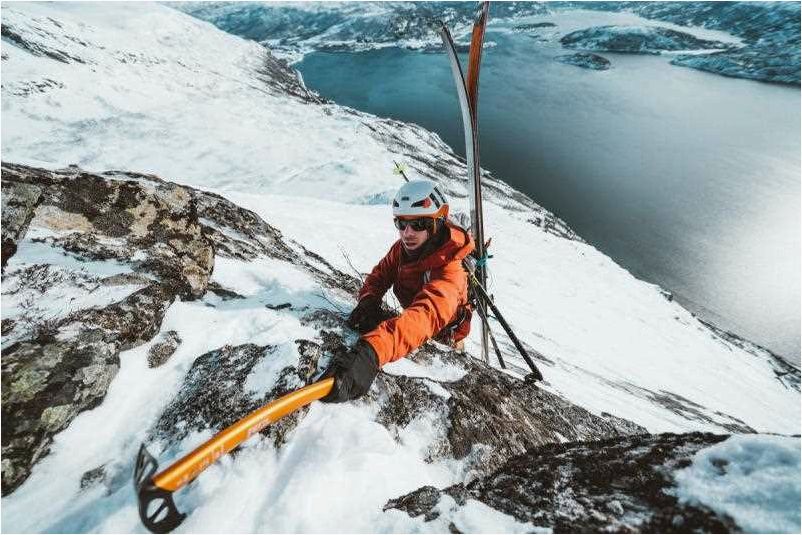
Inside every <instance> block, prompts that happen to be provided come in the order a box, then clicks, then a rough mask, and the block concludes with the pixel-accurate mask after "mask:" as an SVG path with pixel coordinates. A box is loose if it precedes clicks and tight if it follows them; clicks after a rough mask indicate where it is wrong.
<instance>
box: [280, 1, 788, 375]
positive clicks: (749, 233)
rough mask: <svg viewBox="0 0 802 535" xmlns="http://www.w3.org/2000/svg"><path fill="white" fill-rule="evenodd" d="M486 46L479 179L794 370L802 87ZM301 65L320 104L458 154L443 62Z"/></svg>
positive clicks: (518, 38) (311, 59)
mask: <svg viewBox="0 0 802 535" xmlns="http://www.w3.org/2000/svg"><path fill="white" fill-rule="evenodd" d="M571 16H576V15H566V16H565V18H563V19H560V16H556V17H555V16H552V17H549V18H547V19H546V20H551V21H556V22H558V24H560V25H563V26H564V25H570V24H571V23H572V21H571V19H570V17H571ZM591 16H598V17H602V16H604V15H602V14H592V15H591ZM585 22H587V21H586V20H584V21H583V23H585ZM488 40H490V41H493V42H495V43H496V46H495V47H493V48H488V49H486V52H485V57H484V60H483V66H482V72H481V86H480V105H479V106H480V136H481V162H482V166H483V167H485V168H487V169H490V170H492V171H493V172H494V173H495V175H496V176H497V177H500V178H502V179H503V180H505V181H507V182H508V183H510V184H512V185H513V186H515V187H516V188H518V189H520V190H521V191H524V192H526V193H527V194H528V195H529V196H531V197H532V198H533V199H535V200H536V201H537V202H538V203H540V204H541V205H543V206H544V207H546V208H547V209H549V210H550V211H552V212H554V213H556V214H557V215H559V216H560V217H562V218H563V219H565V220H566V221H567V222H568V223H569V225H571V227H572V228H573V229H574V230H576V231H577V232H578V233H579V234H580V235H581V236H582V237H583V238H585V239H586V240H587V241H588V242H590V243H591V244H593V245H594V246H595V247H597V248H598V249H600V250H601V251H603V252H604V253H606V254H608V255H609V256H611V257H612V258H613V259H615V260H616V261H617V262H618V263H619V264H621V265H622V266H624V267H626V268H627V269H629V270H630V271H631V272H632V273H633V274H635V275H636V276H638V277H639V278H642V279H644V280H648V281H650V282H654V283H656V284H659V285H660V286H662V287H664V288H666V289H668V290H670V291H672V292H674V293H675V295H676V297H677V299H678V300H679V301H680V302H682V303H683V304H685V305H686V306H687V307H688V308H690V309H691V310H692V311H694V312H696V313H698V314H699V315H700V316H702V317H705V318H707V319H709V320H711V321H713V322H714V323H716V324H717V325H719V326H721V327H723V328H725V329H730V330H732V331H734V332H736V333H738V334H740V335H742V336H745V337H747V338H749V339H751V340H753V341H755V342H757V343H760V344H762V345H765V346H766V347H768V348H770V349H772V350H774V351H776V352H778V353H780V354H782V355H784V356H786V357H788V358H789V359H790V360H792V361H795V362H799V355H800V172H801V166H800V90H799V88H797V87H786V86H778V85H771V84H764V83H760V82H754V81H748V80H739V79H732V78H725V77H722V76H718V75H714V74H709V73H703V72H699V71H695V70H692V69H687V68H683V67H676V66H672V65H670V64H669V63H668V62H669V59H670V58H667V57H661V56H635V55H623V54H605V56H606V57H608V59H610V60H611V61H612V63H613V69H611V70H609V71H604V72H598V71H591V70H586V69H582V68H579V67H575V66H571V65H564V64H562V63H559V62H556V61H554V59H553V58H554V56H556V55H559V54H563V53H566V51H565V50H562V49H560V48H559V46H558V45H554V44H550V43H546V42H541V41H538V40H536V39H533V38H531V37H529V36H527V35H522V34H513V33H502V32H499V31H491V32H490V33H489V35H488ZM462 59H463V61H464V60H465V58H464V57H463V58H462ZM296 66H297V67H298V68H299V70H300V71H301V72H302V74H303V76H304V80H305V82H306V84H307V85H308V86H309V87H311V88H313V89H315V90H317V91H319V92H320V93H321V94H322V95H323V96H325V97H328V98H332V99H334V100H335V101H337V102H338V103H339V104H345V105H348V106H351V107H354V108H357V109H360V110H364V111H367V112H370V113H374V114H376V115H380V116H385V117H392V118H395V119H399V120H403V121H409V122H414V123H417V124H420V125H422V126H424V127H426V128H427V129H430V130H432V131H434V132H437V133H438V134H439V135H440V136H441V137H442V138H443V140H444V141H446V142H447V143H448V144H449V145H450V146H451V147H453V148H454V149H455V150H456V151H457V152H458V153H460V154H464V147H463V143H464V142H463V138H462V126H461V123H460V114H459V107H458V103H457V100H456V94H455V91H454V86H453V81H452V79H451V73H450V70H449V66H448V62H447V60H446V57H445V55H441V54H422V53H418V52H414V51H408V50H400V49H395V48H391V49H383V50H376V51H370V52H362V53H336V54H332V53H313V54H311V55H309V56H307V57H306V58H305V59H304V61H303V62H301V63H299V64H298V65H296Z"/></svg>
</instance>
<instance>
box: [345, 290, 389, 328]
mask: <svg viewBox="0 0 802 535" xmlns="http://www.w3.org/2000/svg"><path fill="white" fill-rule="evenodd" d="M382 321H384V318H383V317H382V314H381V300H379V299H376V297H374V296H372V295H368V296H365V297H363V298H362V299H361V300H360V301H359V303H357V305H356V307H354V310H352V311H351V315H349V316H348V321H347V323H348V326H349V327H351V328H352V329H356V330H357V331H359V332H360V333H362V334H364V333H366V332H368V331H372V330H373V329H375V328H376V327H377V326H378V325H379V323H381V322H382Z"/></svg>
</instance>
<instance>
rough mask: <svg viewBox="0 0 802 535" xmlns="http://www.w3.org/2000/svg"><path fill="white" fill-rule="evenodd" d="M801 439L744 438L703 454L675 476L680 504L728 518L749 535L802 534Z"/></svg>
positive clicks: (730, 439) (768, 436) (775, 437)
mask: <svg viewBox="0 0 802 535" xmlns="http://www.w3.org/2000/svg"><path fill="white" fill-rule="evenodd" d="M799 474H800V442H799V437H781V436H771V435H743V436H734V437H730V438H729V439H727V440H725V441H724V442H721V443H720V444H716V445H715V446H711V447H709V448H705V449H703V450H701V451H699V452H698V453H697V454H696V455H695V456H694V459H693V464H692V465H691V466H689V467H688V468H685V469H683V470H681V471H679V472H677V473H676V474H675V478H676V482H677V488H676V490H675V492H676V496H677V497H678V498H679V499H680V502H684V503H692V504H702V505H706V506H707V507H709V508H710V509H712V510H714V511H716V512H717V513H720V514H725V515H729V516H730V517H732V518H733V519H734V520H735V522H736V523H737V524H738V526H740V527H741V528H742V529H743V530H744V531H745V532H747V533H799V531H800V528H802V526H801V525H800V502H802V497H801V495H800V483H799V480H800V478H799Z"/></svg>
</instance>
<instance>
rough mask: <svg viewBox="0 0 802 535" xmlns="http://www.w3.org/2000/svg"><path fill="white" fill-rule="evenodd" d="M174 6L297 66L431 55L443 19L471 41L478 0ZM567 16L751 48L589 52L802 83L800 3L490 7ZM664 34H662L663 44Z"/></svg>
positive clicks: (686, 41) (674, 40)
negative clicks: (413, 52) (648, 56)
mask: <svg viewBox="0 0 802 535" xmlns="http://www.w3.org/2000/svg"><path fill="white" fill-rule="evenodd" d="M174 7H176V8H177V9H180V10H182V11H184V12H186V13H189V14H191V15H193V16H195V17H198V18H200V19H203V20H206V21H209V22H211V23H213V24H214V25H216V26H217V27H218V28H220V29H222V30H225V31H227V32H230V33H233V34H235V35H239V36H241V37H245V38H247V39H253V40H256V41H259V42H263V43H266V44H268V45H270V46H271V47H274V48H276V49H277V50H281V51H283V53H284V54H285V55H286V57H288V58H290V59H298V58H299V57H301V56H302V54H303V53H305V52H306V51H309V50H315V49H317V50H335V51H338V50H348V51H359V50H366V49H372V48H376V47H382V46H401V47H406V48H413V49H431V48H432V47H437V46H438V43H439V38H438V36H437V35H436V33H435V32H433V31H432V30H431V28H430V26H431V24H432V22H433V21H437V20H443V21H444V22H446V23H448V24H449V25H450V26H452V27H454V28H455V33H456V35H457V36H458V39H459V38H465V37H467V34H468V32H469V28H470V24H471V22H472V20H473V11H474V9H475V7H476V3H475V2H381V3H371V2H364V3H360V4H358V5H357V4H349V3H348V2H345V3H337V2H332V3H314V2H304V3H301V4H293V3H289V4H283V3H256V2H235V3H225V2H221V3H205V2H200V3H195V2H189V3H176V4H174ZM568 9H591V10H599V11H627V12H632V13H635V14H637V15H639V16H641V17H643V18H645V19H652V20H660V21H665V22H670V23H672V24H677V25H680V26H686V27H689V28H691V27H697V28H707V29H713V30H720V31H723V32H727V33H730V34H732V35H734V36H737V37H740V38H742V39H743V41H744V45H743V46H731V45H727V46H721V44H718V45H717V44H715V43H706V42H705V41H703V40H699V39H694V38H693V36H691V35H687V34H682V33H681V32H677V31H676V30H672V29H668V28H648V29H646V28H642V29H637V28H630V29H628V30H624V29H620V30H618V31H617V32H618V33H617V34H616V35H617V37H618V39H619V41H620V42H619V43H618V44H616V42H615V41H613V40H612V39H611V36H610V35H608V36H607V38H606V39H605V40H606V41H607V45H605V46H603V47H601V48H599V47H598V46H596V45H594V44H593V42H591V41H588V40H587V39H585V40H584V41H583V42H584V43H585V44H586V45H587V46H586V48H584V49H585V50H588V51H601V50H607V51H619V52H633V51H639V52H643V51H644V50H647V49H649V50H651V51H652V52H653V53H656V52H659V51H660V50H691V49H695V50H704V49H709V48H716V49H718V51H716V52H715V53H713V54H708V55H693V56H680V57H678V58H675V59H674V60H673V61H672V63H673V64H674V65H681V66H686V67H692V68H696V69H701V70H705V71H709V72H713V73H717V74H723V75H725V76H734V77H739V78H749V79H754V80H763V81H767V82H777V83H785V84H796V85H798V84H799V83H800V59H799V58H800V27H799V20H800V5H799V3H798V2H503V3H493V4H491V11H490V20H491V25H492V24H494V23H496V22H498V21H499V20H501V21H515V20H516V19H520V18H524V17H531V16H533V15H534V16H537V15H548V14H549V13H552V12H557V11H561V10H568ZM525 26H526V25H525ZM517 27H518V28H520V25H517ZM635 31H640V32H642V33H643V32H646V33H649V34H650V35H651V36H652V37H651V42H652V45H649V46H648V47H647V48H637V47H636V48H637V49H633V46H634V45H633V44H632V43H631V42H629V41H626V42H625V41H621V39H622V37H623V34H622V33H621V32H625V33H626V34H628V35H631V34H632V32H635ZM583 32H584V34H588V33H594V34H596V35H597V37H599V36H601V34H602V33H608V34H609V30H604V29H601V28H587V29H585V30H583ZM672 32H673V33H672ZM575 33H580V32H575ZM682 35H685V36H684V37H682ZM658 36H662V37H661V38H662V44H661V43H660V42H658V41H659V40H658V39H657V37H658ZM575 37H576V36H568V35H564V36H562V42H564V43H566V46H569V47H571V48H578V47H579V46H580V43H578V42H575ZM566 40H567V41H566ZM595 41H598V39H596V40H595ZM630 41H631V39H630ZM669 41H671V43H669ZM722 49H723V50H722Z"/></svg>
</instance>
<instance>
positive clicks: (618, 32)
mask: <svg viewBox="0 0 802 535" xmlns="http://www.w3.org/2000/svg"><path fill="white" fill-rule="evenodd" d="M560 42H561V43H562V44H563V46H565V47H566V48H575V49H582V50H595V51H599V52H628V53H635V54H660V53H661V52H663V51H673V50H705V49H714V50H724V49H727V48H729V45H727V44H725V43H721V42H718V41H710V40H706V39H698V38H696V37H694V36H693V35H691V34H688V33H684V32H678V31H676V30H670V29H668V28H659V27H657V28H639V27H634V26H599V27H595V28H587V29H585V30H578V31H576V32H571V33H569V34H568V35H564V36H563V37H562V38H560Z"/></svg>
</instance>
